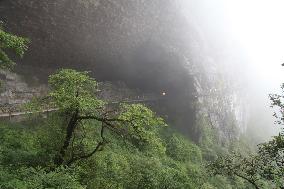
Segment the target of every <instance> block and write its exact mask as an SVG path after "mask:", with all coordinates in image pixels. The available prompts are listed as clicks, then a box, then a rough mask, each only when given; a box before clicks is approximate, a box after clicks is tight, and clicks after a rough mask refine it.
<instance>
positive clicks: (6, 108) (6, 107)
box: [0, 95, 165, 118]
mask: <svg viewBox="0 0 284 189" xmlns="http://www.w3.org/2000/svg"><path fill="white" fill-rule="evenodd" d="M164 99H165V98H164V95H160V96H154V95H142V96H136V97H134V98H131V99H128V98H127V99H123V100H116V101H110V102H109V105H112V104H120V103H144V104H148V103H152V102H157V101H160V100H164ZM57 110H58V109H57V108H54V107H46V108H43V109H42V110H39V111H35V112H31V111H24V109H23V104H21V103H18V104H16V103H15V104H0V118H12V117H17V116H24V115H29V114H34V113H49V112H54V111H57Z"/></svg>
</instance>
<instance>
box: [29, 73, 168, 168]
mask: <svg viewBox="0 0 284 189" xmlns="http://www.w3.org/2000/svg"><path fill="white" fill-rule="evenodd" d="M49 86H50V92H49V94H48V95H47V96H46V97H44V98H42V99H37V100H35V101H34V102H32V103H31V105H35V104H36V106H30V107H37V108H38V109H37V110H39V109H44V108H45V107H46V104H48V105H49V107H53V108H55V109H56V110H57V111H58V113H59V114H60V115H61V116H62V117H63V118H64V119H66V125H65V126H64V129H65V133H64V134H65V137H64V139H63V141H62V146H61V148H60V149H59V150H58V154H57V156H56V157H55V158H54V164H55V165H56V166H60V165H71V164H72V163H74V162H76V161H78V160H82V159H86V158H89V157H91V156H93V155H94V154H95V153H97V152H98V151H101V150H102V149H103V147H104V146H105V145H106V144H107V143H108V140H107V138H106V136H107V134H106V132H110V133H113V134H116V135H119V136H121V137H122V138H123V139H126V140H130V141H132V142H133V144H134V145H137V146H141V145H143V144H145V143H150V142H151V139H152V136H153V130H155V129H157V128H158V127H157V126H165V125H166V124H165V123H164V121H163V119H162V118H159V117H156V115H155V113H154V112H152V111H151V110H150V109H148V108H147V107H145V106H144V105H141V104H131V105H129V104H116V103H112V102H107V101H104V100H101V99H99V98H98V97H97V96H96V94H97V92H98V83H97V82H96V81H95V80H94V79H93V78H91V77H90V76H89V75H88V72H78V71H75V70H71V69H62V70H60V71H59V72H58V73H56V74H53V75H51V76H50V77H49ZM87 125H90V126H91V127H99V128H100V131H99V134H98V135H97V137H99V138H100V139H99V138H97V139H99V140H98V142H96V144H95V142H94V144H90V143H88V144H85V143H84V134H82V133H84V132H86V131H84V129H88V128H87V127H88V126H87ZM90 132H91V131H90ZM90 132H89V133H88V134H90ZM93 134H94V136H96V134H97V133H96V131H95V130H93ZM90 145H93V147H92V149H91V147H90Z"/></svg>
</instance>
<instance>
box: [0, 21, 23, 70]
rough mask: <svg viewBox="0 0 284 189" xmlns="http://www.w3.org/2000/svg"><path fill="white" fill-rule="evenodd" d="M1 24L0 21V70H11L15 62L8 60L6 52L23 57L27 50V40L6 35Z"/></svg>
mask: <svg viewBox="0 0 284 189" xmlns="http://www.w3.org/2000/svg"><path fill="white" fill-rule="evenodd" d="M2 25H3V23H2V22H1V21H0V69H11V68H12V67H13V66H14V65H15V62H14V61H13V60H11V59H10V58H9V56H8V55H7V52H10V51H12V52H14V53H15V54H16V55H18V56H20V57H23V55H24V53H25V51H26V50H27V49H28V46H27V45H28V42H29V41H28V39H26V38H22V37H18V36H16V35H12V34H10V33H7V32H5V31H4V29H3V26H2Z"/></svg>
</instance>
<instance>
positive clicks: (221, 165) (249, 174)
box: [209, 84, 284, 189]
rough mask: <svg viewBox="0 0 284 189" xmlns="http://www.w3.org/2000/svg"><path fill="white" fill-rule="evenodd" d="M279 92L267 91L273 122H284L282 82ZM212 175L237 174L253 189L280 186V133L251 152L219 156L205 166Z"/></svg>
mask: <svg viewBox="0 0 284 189" xmlns="http://www.w3.org/2000/svg"><path fill="white" fill-rule="evenodd" d="M281 88H282V95H279V94H271V95H269V96H270V100H271V102H272V103H271V106H272V107H276V108H277V110H278V111H277V112H275V113H274V117H276V118H277V121H276V123H278V124H280V125H284V102H283V100H284V84H282V86H281ZM209 167H210V168H211V171H212V173H213V174H214V175H223V176H229V177H234V176H237V177H240V178H242V179H244V180H246V181H248V182H249V183H251V184H252V185H253V186H254V187H255V188H257V189H258V188H261V187H262V186H263V185H264V183H268V184H269V185H270V187H273V188H281V189H283V188H284V132H281V133H279V135H277V136H274V137H273V138H272V139H271V140H270V141H268V142H265V143H262V144H259V145H258V149H257V152H256V153H255V154H251V155H247V156H244V155H242V154H241V153H233V154H230V155H225V156H219V157H218V158H217V160H216V161H214V162H212V163H211V164H210V166H209Z"/></svg>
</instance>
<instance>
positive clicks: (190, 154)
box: [166, 135, 202, 163]
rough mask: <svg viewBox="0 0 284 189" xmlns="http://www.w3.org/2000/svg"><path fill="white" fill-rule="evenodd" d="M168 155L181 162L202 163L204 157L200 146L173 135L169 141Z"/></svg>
mask: <svg viewBox="0 0 284 189" xmlns="http://www.w3.org/2000/svg"><path fill="white" fill-rule="evenodd" d="M166 142H167V155H168V156H169V157H171V158H173V159H174V160H177V161H181V162H188V161H191V162H194V163H201V161H202V155H201V151H200V149H199V147H198V146H196V145H195V144H193V143H191V142H189V141H188V140H186V139H185V138H183V137H182V136H180V135H173V136H172V137H171V138H170V139H168V140H167V141H166Z"/></svg>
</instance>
